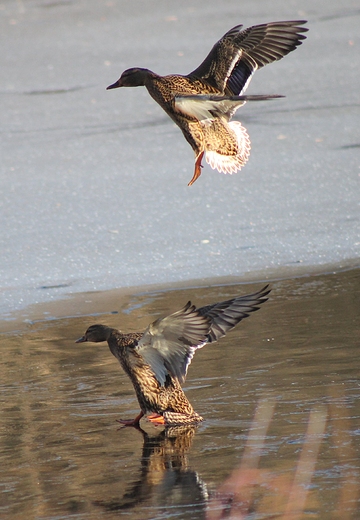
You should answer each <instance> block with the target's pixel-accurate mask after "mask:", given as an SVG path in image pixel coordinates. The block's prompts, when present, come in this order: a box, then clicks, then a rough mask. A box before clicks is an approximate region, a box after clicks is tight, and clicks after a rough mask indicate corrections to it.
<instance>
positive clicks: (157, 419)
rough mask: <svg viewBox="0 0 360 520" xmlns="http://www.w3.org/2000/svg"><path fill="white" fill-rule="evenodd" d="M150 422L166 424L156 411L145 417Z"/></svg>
mask: <svg viewBox="0 0 360 520" xmlns="http://www.w3.org/2000/svg"><path fill="white" fill-rule="evenodd" d="M146 418H147V419H148V420H149V421H150V422H151V423H152V424H155V425H160V424H161V425H164V424H166V422H165V419H164V417H163V416H162V415H159V414H158V413H152V414H151V415H147V417H146Z"/></svg>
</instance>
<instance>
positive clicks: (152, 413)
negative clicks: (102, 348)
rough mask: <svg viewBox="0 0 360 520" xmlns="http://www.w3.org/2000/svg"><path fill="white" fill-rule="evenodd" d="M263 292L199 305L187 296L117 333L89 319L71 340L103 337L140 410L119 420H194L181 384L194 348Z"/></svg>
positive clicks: (227, 326)
mask: <svg viewBox="0 0 360 520" xmlns="http://www.w3.org/2000/svg"><path fill="white" fill-rule="evenodd" d="M269 292H270V290H269V289H268V286H266V287H264V288H263V289H261V290H260V291H257V292H256V293H254V294H249V295H247V296H238V297H237V298H232V299H231V300H226V301H224V302H220V303H214V304H212V305H207V306H205V307H201V308H199V309H196V307H195V306H194V305H192V304H191V302H188V303H187V304H186V305H185V306H184V307H183V308H182V309H180V310H179V311H177V312H175V313H173V314H170V315H169V316H166V317H165V318H161V319H158V320H156V321H154V322H153V323H151V324H150V325H149V326H148V328H147V329H146V331H145V332H144V333H141V332H134V333H130V334H123V333H122V332H120V331H119V330H116V329H113V328H110V327H107V326H106V325H92V326H91V327H89V328H88V329H87V331H86V332H85V334H84V336H82V337H81V338H79V339H78V340H77V341H76V343H83V342H84V341H92V342H95V343H98V342H102V341H107V342H108V345H109V347H110V350H111V352H112V354H113V355H114V356H115V357H116V358H117V359H118V360H119V362H120V364H121V366H122V368H123V369H124V371H125V372H126V373H127V375H128V376H129V377H130V379H131V382H132V384H133V385H134V388H135V392H136V396H137V399H138V401H139V405H140V408H141V412H140V413H139V415H138V416H137V417H135V419H132V420H119V422H120V423H122V424H124V425H127V426H138V425H139V421H140V419H141V418H142V417H143V416H144V415H147V418H148V419H149V420H150V421H151V422H153V423H154V424H165V425H169V426H172V425H181V424H191V423H197V422H200V421H202V417H200V415H199V414H197V413H196V412H195V411H194V409H193V407H192V406H191V404H190V402H189V401H188V399H187V397H186V395H185V394H184V392H183V390H182V388H181V383H183V382H184V380H185V377H186V373H187V369H188V366H189V364H190V362H191V360H192V358H193V355H194V353H195V351H196V350H197V349H198V348H201V347H203V346H204V345H206V344H207V343H211V342H214V341H217V340H218V339H219V338H221V337H222V336H224V335H225V334H226V333H227V332H228V331H229V330H231V329H232V328H233V327H235V325H237V324H238V323H239V322H240V321H241V320H242V319H243V318H246V317H247V316H248V315H249V313H251V312H254V311H256V310H258V309H259V307H258V305H260V304H262V303H264V302H265V301H266V300H267V298H266V296H267V295H268V294H269Z"/></svg>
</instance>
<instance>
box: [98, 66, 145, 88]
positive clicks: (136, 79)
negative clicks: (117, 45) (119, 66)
mask: <svg viewBox="0 0 360 520" xmlns="http://www.w3.org/2000/svg"><path fill="white" fill-rule="evenodd" d="M149 74H151V72H150V70H148V69H140V68H133V69H127V70H125V71H124V72H123V73H122V74H121V76H120V78H119V79H118V80H117V81H115V83H113V84H112V85H109V86H108V87H107V88H106V90H110V89H111V88H119V87H143V86H144V85H145V81H146V78H147V77H148V75H149Z"/></svg>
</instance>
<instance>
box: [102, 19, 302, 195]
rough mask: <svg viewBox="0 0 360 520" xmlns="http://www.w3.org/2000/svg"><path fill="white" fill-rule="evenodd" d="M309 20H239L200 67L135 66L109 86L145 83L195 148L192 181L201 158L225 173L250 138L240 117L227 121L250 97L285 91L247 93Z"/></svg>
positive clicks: (241, 158) (241, 159) (243, 154)
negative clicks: (164, 71) (248, 23)
mask: <svg viewBox="0 0 360 520" xmlns="http://www.w3.org/2000/svg"><path fill="white" fill-rule="evenodd" d="M304 23H306V21H305V20H295V21H286V22H271V23H266V24H262V25H255V26H253V27H249V28H248V29H244V30H242V27H243V26H242V25H237V26H236V27H233V28H232V29H230V31H228V32H227V33H226V34H225V35H224V36H223V37H222V38H221V39H220V40H219V41H218V42H217V43H215V45H214V47H213V48H212V49H211V51H210V53H209V54H208V56H207V57H206V58H205V60H204V61H203V62H202V63H201V65H200V66H199V67H197V68H196V69H195V70H193V71H192V72H190V74H187V75H186V76H181V75H178V74H173V75H169V76H159V75H158V74H155V72H152V71H151V70H148V69H143V68H131V69H127V70H125V71H124V72H123V73H122V75H121V76H120V78H119V79H118V80H117V81H116V82H115V83H113V84H112V85H109V86H108V87H107V89H114V88H118V87H140V86H145V87H146V88H147V90H148V92H149V94H150V95H151V96H152V97H153V98H154V99H155V101H156V102H157V103H159V105H160V106H161V107H162V108H163V109H164V110H165V112H166V113H167V114H168V115H169V116H170V117H171V119H172V120H173V121H174V122H175V123H176V124H177V125H178V126H179V127H180V128H181V130H182V132H183V134H184V137H185V139H186V140H187V141H188V143H189V144H190V146H191V147H192V148H193V150H194V153H195V171H194V175H193V178H192V179H191V181H190V182H189V184H188V185H189V186H191V185H192V184H193V183H194V182H195V181H196V179H197V178H198V177H199V176H200V174H201V167H202V165H201V161H202V158H203V156H204V153H205V154H206V161H207V162H208V163H209V164H210V166H211V167H212V168H213V169H217V170H218V171H219V172H223V173H235V172H236V171H237V170H240V169H241V167H242V166H244V164H245V163H246V162H247V160H248V158H249V154H250V139H249V136H248V133H247V131H246V129H245V128H244V127H243V126H242V125H241V123H240V122H239V121H232V122H229V121H230V119H231V117H232V115H233V114H234V113H235V111H236V110H237V109H238V108H239V107H241V106H242V105H244V103H245V102H246V101H253V100H265V99H270V98H273V97H282V96H244V95H243V94H244V92H245V90H246V88H247V87H248V85H249V82H250V80H251V77H252V75H253V73H254V72H255V71H256V70H257V69H259V68H261V67H263V66H265V65H267V64H268V63H272V62H273V61H277V60H280V59H281V58H283V57H284V56H286V54H288V53H289V52H291V51H293V50H295V49H296V47H298V46H299V45H301V43H302V40H304V39H305V38H306V37H305V36H304V35H303V34H302V33H304V32H306V31H307V30H308V29H306V28H305V27H301V25H303V24H304Z"/></svg>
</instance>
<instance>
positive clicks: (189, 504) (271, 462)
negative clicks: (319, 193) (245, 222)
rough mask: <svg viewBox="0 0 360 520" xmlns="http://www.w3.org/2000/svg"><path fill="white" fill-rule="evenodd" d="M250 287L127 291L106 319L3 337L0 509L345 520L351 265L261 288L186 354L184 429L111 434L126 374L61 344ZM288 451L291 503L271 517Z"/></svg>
mask: <svg viewBox="0 0 360 520" xmlns="http://www.w3.org/2000/svg"><path fill="white" fill-rule="evenodd" d="M260 287H261V284H256V285H237V286H225V287H224V286H222V287H210V288H201V289H190V290H177V291H168V292H165V293H151V294H142V295H138V296H134V297H133V298H129V299H127V300H126V301H125V300H122V301H119V305H118V310H119V313H118V314H111V313H110V312H109V314H108V315H107V316H106V315H105V316H101V318H96V319H94V317H89V316H87V317H81V318H73V319H70V318H67V319H62V320H55V321H49V322H45V321H44V322H39V323H35V324H33V325H29V327H28V330H27V331H26V332H23V333H18V334H16V335H14V334H3V335H2V336H1V337H0V341H1V354H2V359H1V366H0V370H1V381H0V384H1V419H0V420H1V431H0V434H1V438H0V474H1V478H0V483H1V494H0V515H1V517H2V518H17V519H20V520H22V519H29V518H39V519H45V518H46V519H55V518H56V519H59V518H84V519H85V518H86V519H89V518H91V519H92V518H109V519H111V518H117V517H119V516H124V517H127V518H134V519H163V518H164V519H165V518H179V519H205V518H209V519H212V518H226V517H231V518H237V519H240V518H249V519H252V520H253V519H255V520H257V519H264V518H266V519H268V518H284V519H285V518H287V519H288V518H311V519H312V518H319V519H324V520H325V519H326V520H328V519H341V520H343V519H357V518H359V517H360V516H359V483H360V476H359V471H360V462H359V451H360V450H359V443H360V405H359V397H360V383H359V368H360V361H359V359H360V351H359V349H360V345H359V337H360V319H359V311H360V271H358V270H357V271H349V272H345V273H340V274H335V275H327V276H316V277H308V278H299V279H295V280H285V281H278V282H274V283H272V293H271V298H270V300H269V301H268V302H267V303H266V304H264V305H263V306H262V308H261V310H260V311H258V312H256V313H254V314H253V315H251V316H250V317H249V318H248V319H246V320H244V321H243V322H242V323H241V324H240V325H239V326H238V327H237V328H236V329H235V330H234V331H233V332H232V333H229V334H228V335H227V336H226V338H224V339H222V340H221V341H219V342H218V343H216V344H213V345H209V346H207V347H205V348H203V349H202V350H200V351H198V352H197V353H196V356H195V358H194V360H193V363H192V365H191V367H190V370H189V373H188V378H187V381H186V383H185V391H186V393H187V395H188V397H189V398H190V400H191V402H192V403H193V405H194V408H195V409H196V411H197V412H199V413H200V414H201V415H202V416H203V417H204V419H205V421H204V423H202V424H201V425H200V426H199V427H198V428H197V429H185V430H178V431H177V430H169V431H166V432H164V431H162V430H161V429H156V428H155V427H154V426H152V425H150V424H148V423H146V422H144V424H143V428H144V430H145V431H144V432H141V431H137V430H135V429H133V428H123V429H120V428H119V425H117V423H116V422H115V419H116V418H120V417H122V418H131V417H133V416H135V415H136V414H137V413H138V411H139V409H138V405H137V402H136V399H135V396H134V391H133V389H132V386H131V384H130V382H129V380H128V379H127V377H126V376H125V375H124V374H123V373H122V372H121V369H120V367H119V365H118V363H117V361H116V360H115V358H113V357H112V356H111V354H110V352H109V350H108V348H107V346H106V344H101V345H95V344H86V343H85V344H81V345H75V344H74V340H75V339H76V338H78V337H79V336H81V335H82V334H83V332H84V330H85V329H86V327H87V326H88V325H89V324H91V323H94V322H99V321H101V322H103V323H107V324H109V325H112V326H116V327H118V328H121V329H122V330H124V331H132V330H141V329H143V328H144V327H145V326H146V325H147V324H148V323H149V322H150V321H151V320H153V319H155V318H156V317H158V316H159V315H162V314H164V313H168V312H169V311H174V310H176V309H178V308H180V307H181V306H182V305H183V304H184V303H186V301H187V300H188V299H191V300H192V301H193V302H194V303H196V304H198V305H204V304H206V303H211V302H214V301H219V300H222V299H227V298H229V297H231V296H234V295H237V294H245V293H248V292H251V291H252V290H253V289H257V288H260ZM110 310H111V311H112V310H114V309H113V307H111V308H109V311H110ZM259 407H260V409H261V408H262V410H263V412H261V413H260V414H258V415H259V416H260V419H259V420H260V423H259V422H255V423H254V422H253V423H252V421H253V418H254V415H255V413H256V410H258V411H259ZM268 412H269V413H268ZM266 414H267V415H268V418H267V419H264V416H265V415H266ZM310 417H312V419H310ZM266 421H267V422H266ZM264 424H265V426H264ZM261 428H263V433H264V438H261V435H260V433H259V432H260V430H261ZM311 428H312V429H313V430H314V428H315V430H314V431H315V433H314V432H313V433H312V434H311V432H310V434H309V432H308V434H307V431H308V430H309V429H310V430H311ZM251 431H252V432H253V435H252V434H251V433H250V432H251ZM249 439H250V440H249ZM312 441H314V442H315V443H317V444H316V445H312V444H311V442H312ZM262 442H263V443H264V444H263V447H262V448H261V443H262ZM249 443H250V452H251V449H252V448H253V449H254V452H253V455H250V462H249V457H248V449H249ZM257 443H258V445H257ZM309 443H310V444H309ZM246 446H247V448H246ZM314 446H315V447H314ZM256 450H257V451H256ZM307 456H310V462H309V461H308V459H306V457H307ZM304 460H305V462H306V461H308V464H307V467H308V472H307V477H306V478H307V479H308V481H307V482H305V483H301V478H300V487H299V489H300V490H301V489H303V490H304V489H305V488H306V489H305V491H307V496H306V501H305V503H304V505H303V506H302V507H301V511H302V512H300V514H299V516H297V517H296V516H289V514H288V516H286V515H285V511H286V510H287V508H289V500H290V498H291V497H292V495H291V493H294V488H292V485H293V483H294V480H295V474H296V471H297V470H298V474H297V478H298V477H299V468H300V469H302V468H303V465H305V466H306V464H305V463H304ZM301 461H302V462H301ZM301 464H303V465H301ZM312 466H313V468H312V469H311V467H312ZM239 468H240V469H239ZM309 468H310V469H309ZM234 470H235V473H234ZM295 491H296V489H295ZM290 502H291V500H290ZM288 511H289V510H288ZM221 514H223V515H224V516H221ZM226 515H230V516H226ZM231 515H232V516H231Z"/></svg>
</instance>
